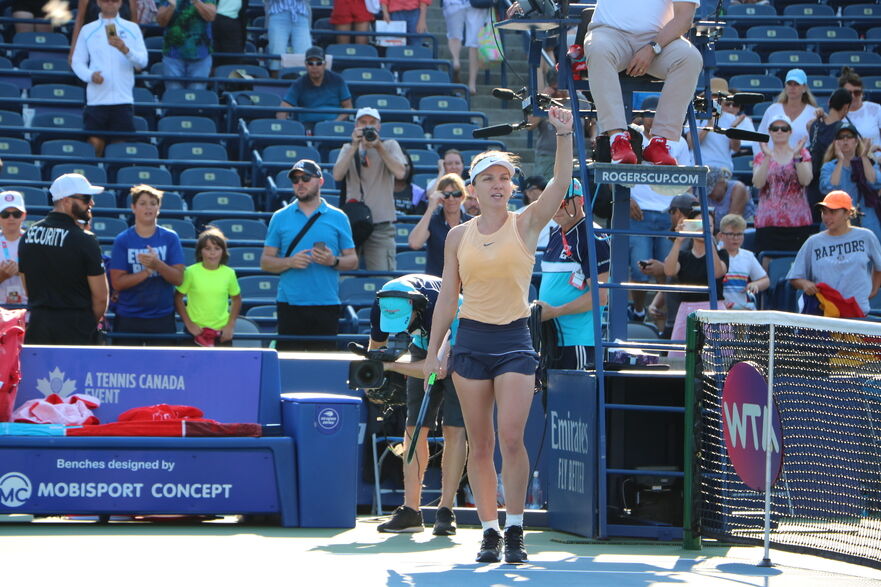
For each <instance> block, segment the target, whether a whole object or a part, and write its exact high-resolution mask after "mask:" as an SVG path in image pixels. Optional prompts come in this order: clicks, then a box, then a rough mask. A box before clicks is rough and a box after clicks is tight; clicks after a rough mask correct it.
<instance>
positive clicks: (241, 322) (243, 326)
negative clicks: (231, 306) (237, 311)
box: [232, 316, 263, 348]
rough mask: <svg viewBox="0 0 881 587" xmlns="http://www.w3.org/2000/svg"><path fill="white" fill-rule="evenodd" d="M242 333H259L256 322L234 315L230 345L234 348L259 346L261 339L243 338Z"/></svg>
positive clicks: (261, 343) (261, 342)
mask: <svg viewBox="0 0 881 587" xmlns="http://www.w3.org/2000/svg"><path fill="white" fill-rule="evenodd" d="M243 334H260V328H259V327H258V326H257V323H256V322H254V321H253V320H250V319H249V318H246V317H245V316H236V323H235V324H234V325H233V339H232V346H233V347H235V348H260V347H262V346H263V341H262V340H259V339H253V338H243V337H242V336H241V335H243Z"/></svg>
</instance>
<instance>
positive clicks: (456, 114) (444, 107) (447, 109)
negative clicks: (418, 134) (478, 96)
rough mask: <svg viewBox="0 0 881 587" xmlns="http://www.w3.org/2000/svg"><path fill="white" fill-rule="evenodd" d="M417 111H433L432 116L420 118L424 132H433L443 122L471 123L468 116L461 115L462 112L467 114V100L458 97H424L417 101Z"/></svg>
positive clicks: (427, 115)
mask: <svg viewBox="0 0 881 587" xmlns="http://www.w3.org/2000/svg"><path fill="white" fill-rule="evenodd" d="M419 110H434V111H436V113H434V114H424V115H423V117H422V128H424V129H425V131H426V132H433V129H434V127H435V126H437V125H438V124H442V123H444V122H471V119H470V118H469V117H468V115H467V114H466V115H464V116H463V115H462V114H461V113H462V112H468V111H469V110H471V108H469V107H468V100H466V99H465V98H460V97H458V96H425V97H423V98H420V99H419ZM468 138H469V139H470V138H471V136H470V135H469V137H468Z"/></svg>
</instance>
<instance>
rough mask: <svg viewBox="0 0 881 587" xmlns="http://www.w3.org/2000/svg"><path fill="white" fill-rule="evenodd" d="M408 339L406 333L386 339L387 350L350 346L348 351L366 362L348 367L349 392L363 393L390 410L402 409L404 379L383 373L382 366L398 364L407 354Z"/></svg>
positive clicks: (389, 372)
mask: <svg viewBox="0 0 881 587" xmlns="http://www.w3.org/2000/svg"><path fill="white" fill-rule="evenodd" d="M409 342H410V336H409V335H408V334H407V333H406V332H399V333H398V334H395V335H392V336H390V337H389V339H388V341H387V344H386V346H384V347H382V348H379V349H372V350H368V349H367V348H366V347H364V346H363V345H360V344H357V343H354V342H350V343H349V347H348V348H349V350H350V351H351V352H353V353H355V354H356V355H361V356H362V357H364V358H365V359H366V360H364V361H352V362H351V363H349V379H348V381H347V382H346V383H347V384H348V386H349V389H363V390H364V395H366V396H367V399H369V400H371V401H373V402H375V403H382V404H387V405H390V406H396V405H404V403H406V398H407V387H406V377H405V376H404V375H402V374H401V373H394V372H391V371H388V372H386V371H385V370H384V369H383V366H382V364H383V363H389V362H394V361H397V360H398V359H399V358H401V356H402V355H403V354H404V353H406V352H407V345H408V344H409Z"/></svg>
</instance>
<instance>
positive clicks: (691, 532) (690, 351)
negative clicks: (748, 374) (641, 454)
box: [682, 314, 701, 550]
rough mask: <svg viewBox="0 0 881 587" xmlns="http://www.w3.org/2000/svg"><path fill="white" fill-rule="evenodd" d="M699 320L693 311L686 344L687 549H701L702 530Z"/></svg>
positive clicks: (684, 516) (684, 521)
mask: <svg viewBox="0 0 881 587" xmlns="http://www.w3.org/2000/svg"><path fill="white" fill-rule="evenodd" d="M698 328H699V326H698V321H697V317H696V315H695V314H689V316H688V327H687V330H686V345H685V353H686V354H685V438H684V439H683V444H684V445H685V446H684V452H685V459H684V468H683V472H684V474H685V479H684V483H683V487H682V491H683V502H684V503H683V504H682V505H683V508H682V545H683V547H684V548H685V549H686V550H700V549H701V537H700V531H699V530H698V531H695V530H696V529H697V527H696V524H695V523H694V520H695V516H698V515H700V513H699V512H696V511H695V495H694V494H695V473H694V471H695V460H696V459H697V455H698V453H699V450H698V449H697V448H696V447H695V419H696V417H695V412H696V409H695V399H694V397H695V393H696V390H695V384H694V379H695V376H696V375H697V374H696V373H695V371H696V365H695V363H696V362H697V359H696V356H695V355H696V354H697V329H698Z"/></svg>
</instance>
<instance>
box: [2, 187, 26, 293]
mask: <svg viewBox="0 0 881 587" xmlns="http://www.w3.org/2000/svg"><path fill="white" fill-rule="evenodd" d="M27 217H28V212H27V209H25V206H24V196H23V195H22V194H21V192H15V191H4V192H0V232H2V235H0V248H2V249H3V256H2V259H0V304H2V305H3V306H6V305H22V304H27V303H28V298H27V296H26V295H25V292H24V284H23V283H22V282H21V275H20V274H19V269H18V245H19V244H20V243H21V235H22V234H24V231H23V230H22V229H21V224H22V222H24V219H25V218H27Z"/></svg>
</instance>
